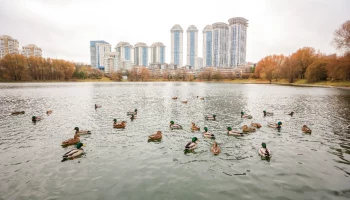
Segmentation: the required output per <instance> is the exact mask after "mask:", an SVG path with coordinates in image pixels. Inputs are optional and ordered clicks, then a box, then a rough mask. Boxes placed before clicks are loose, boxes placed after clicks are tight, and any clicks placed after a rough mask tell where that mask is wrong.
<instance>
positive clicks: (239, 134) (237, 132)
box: [227, 127, 243, 136]
mask: <svg viewBox="0 0 350 200" xmlns="http://www.w3.org/2000/svg"><path fill="white" fill-rule="evenodd" d="M227 135H233V136H243V133H240V132H239V131H237V130H232V128H231V127H227Z"/></svg>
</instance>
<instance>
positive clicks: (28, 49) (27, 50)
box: [22, 44, 42, 57]
mask: <svg viewBox="0 0 350 200" xmlns="http://www.w3.org/2000/svg"><path fill="white" fill-rule="evenodd" d="M22 55H24V56H25V57H30V56H34V57H42V50H41V48H39V47H37V46H36V45H35V44H28V45H26V46H23V47H22Z"/></svg>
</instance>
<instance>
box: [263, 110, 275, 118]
mask: <svg viewBox="0 0 350 200" xmlns="http://www.w3.org/2000/svg"><path fill="white" fill-rule="evenodd" d="M263 112H264V117H266V116H272V115H273V113H272V112H266V110H264V111H263Z"/></svg>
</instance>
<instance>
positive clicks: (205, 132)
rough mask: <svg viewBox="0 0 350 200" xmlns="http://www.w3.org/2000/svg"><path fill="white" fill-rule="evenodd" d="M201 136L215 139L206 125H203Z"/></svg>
mask: <svg viewBox="0 0 350 200" xmlns="http://www.w3.org/2000/svg"><path fill="white" fill-rule="evenodd" d="M203 137H205V138H211V139H215V135H214V134H212V133H209V132H208V127H204V132H203Z"/></svg>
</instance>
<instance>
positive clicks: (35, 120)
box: [32, 116, 44, 122]
mask: <svg viewBox="0 0 350 200" xmlns="http://www.w3.org/2000/svg"><path fill="white" fill-rule="evenodd" d="M42 119H44V118H42V117H39V116H32V121H33V122H37V121H40V120H42Z"/></svg>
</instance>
